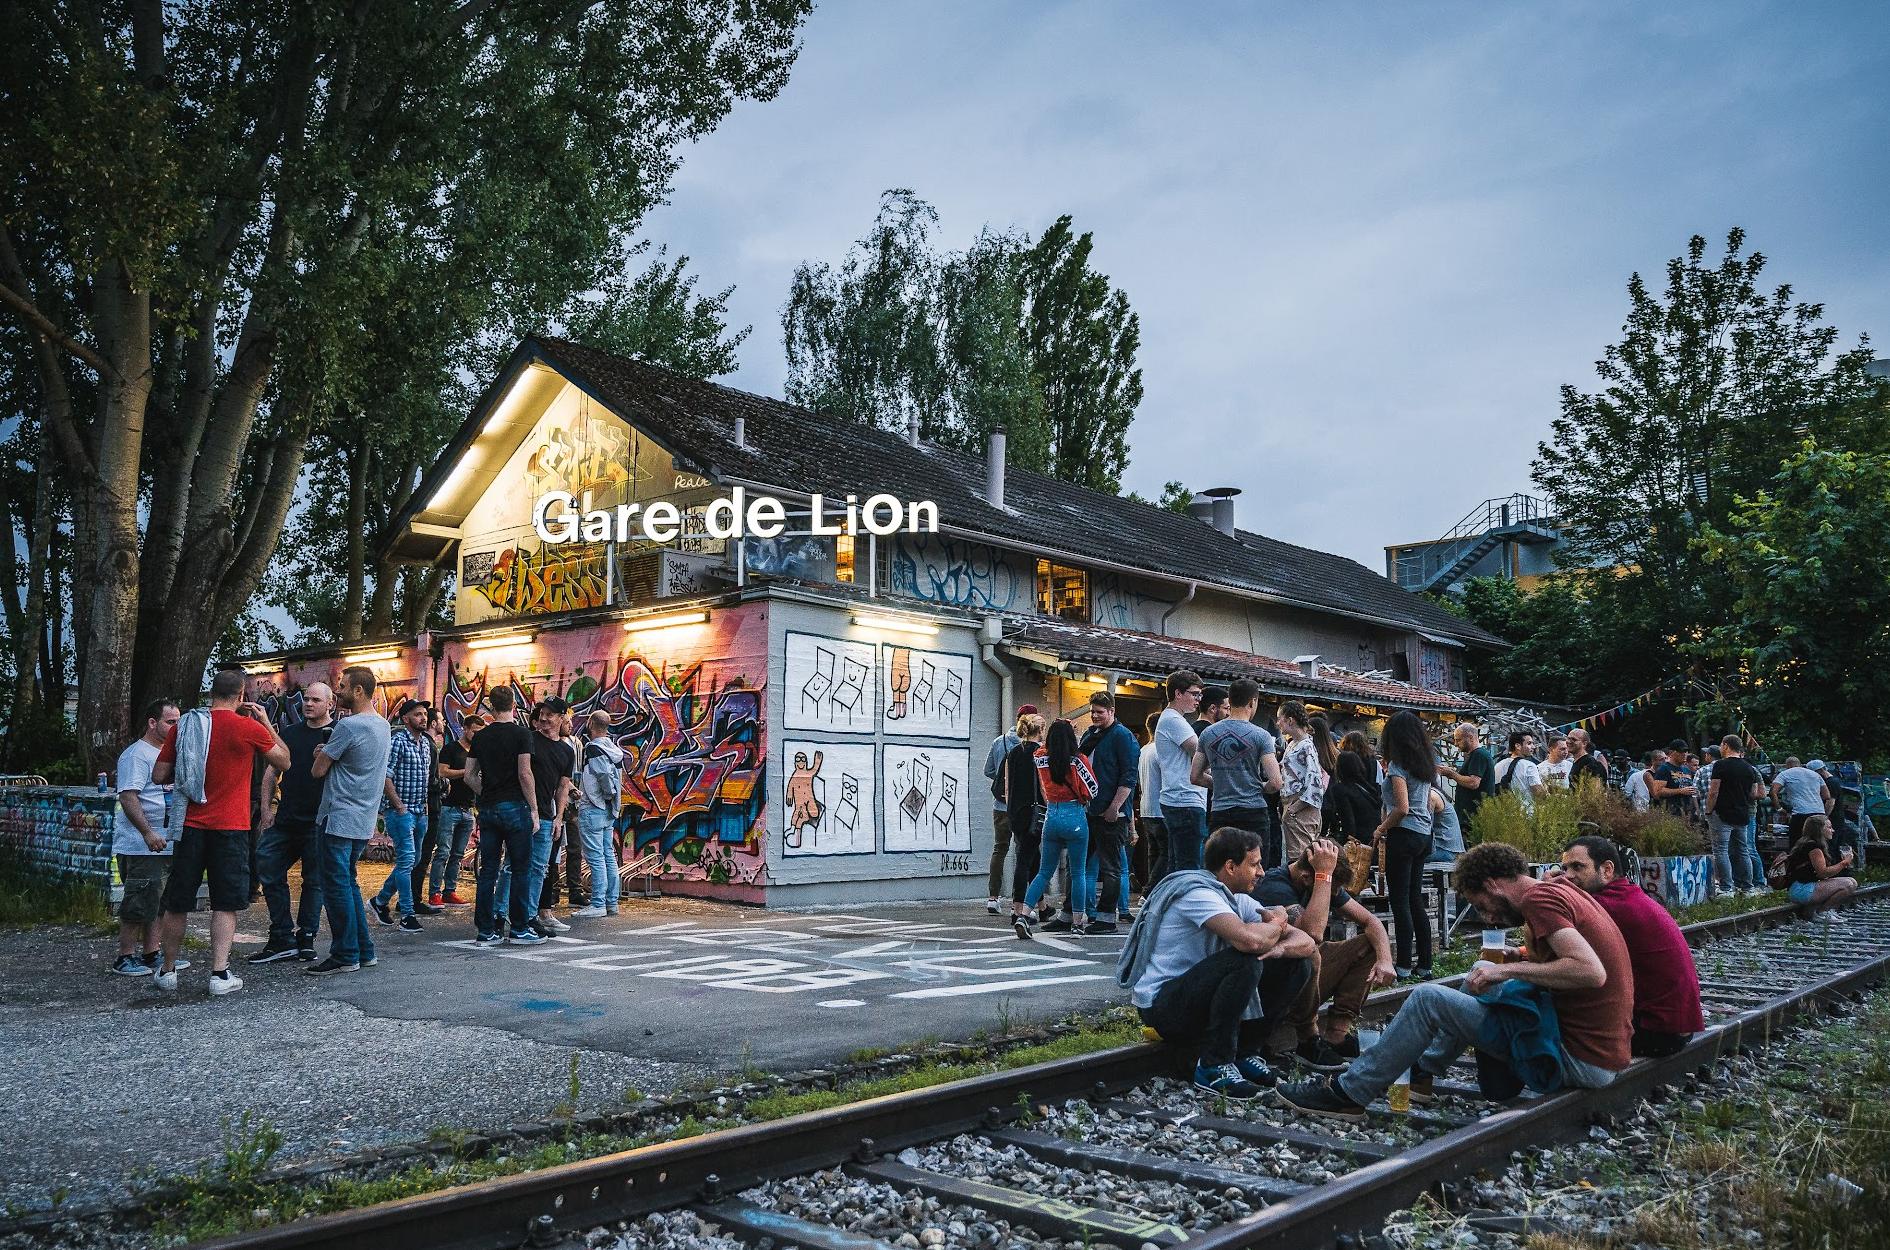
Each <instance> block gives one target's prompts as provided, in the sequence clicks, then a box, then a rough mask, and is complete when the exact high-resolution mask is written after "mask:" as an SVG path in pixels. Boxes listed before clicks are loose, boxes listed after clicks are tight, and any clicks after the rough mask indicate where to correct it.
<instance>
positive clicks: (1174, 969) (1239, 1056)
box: [1116, 827, 1317, 1101]
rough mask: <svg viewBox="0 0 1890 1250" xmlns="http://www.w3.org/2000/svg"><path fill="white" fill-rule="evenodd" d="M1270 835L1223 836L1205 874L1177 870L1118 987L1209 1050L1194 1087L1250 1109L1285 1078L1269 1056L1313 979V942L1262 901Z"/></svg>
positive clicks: (1209, 850)
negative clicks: (1258, 896) (1269, 1041)
mask: <svg viewBox="0 0 1890 1250" xmlns="http://www.w3.org/2000/svg"><path fill="white" fill-rule="evenodd" d="M1260 855H1261V852H1260V835H1259V834H1256V833H1252V832H1250V831H1248V830H1246V829H1236V828H1232V827H1229V828H1226V829H1216V830H1215V831H1214V834H1213V836H1211V837H1209V838H1208V840H1207V845H1206V846H1205V848H1203V852H1202V861H1203V863H1204V864H1205V865H1206V867H1205V868H1193V869H1177V870H1176V871H1174V872H1172V873H1170V874H1169V875H1168V876H1167V877H1165V878H1163V879H1162V883H1161V884H1160V885H1159V886H1157V887H1156V888H1155V891H1154V893H1152V894H1150V895H1149V897H1148V900H1147V902H1146V903H1144V904H1143V907H1142V914H1141V915H1140V916H1138V917H1136V921H1135V927H1134V928H1133V929H1131V930H1130V932H1129V940H1128V942H1127V943H1126V944H1125V945H1124V946H1123V948H1122V957H1121V960H1120V961H1119V962H1118V963H1117V965H1116V979H1117V980H1118V981H1119V982H1121V984H1122V986H1123V987H1124V988H1125V989H1132V990H1133V1001H1134V1003H1135V1005H1136V1007H1137V1008H1138V1009H1139V1010H1140V1011H1141V1013H1142V1019H1143V1021H1144V1022H1145V1023H1146V1024H1147V1025H1148V1026H1149V1027H1151V1028H1153V1029H1154V1030H1155V1031H1156V1032H1157V1033H1159V1034H1161V1036H1162V1039H1163V1040H1164V1041H1168V1042H1175V1043H1188V1042H1199V1043H1200V1046H1201V1056H1200V1060H1199V1062H1197V1063H1196V1064H1195V1068H1194V1083H1195V1085H1196V1086H1198V1087H1199V1088H1201V1089H1205V1090H1208V1091H1210V1092H1212V1093H1216V1094H1222V1095H1225V1096H1226V1097H1228V1098H1235V1099H1240V1100H1242V1101H1245V1100H1247V1099H1251V1098H1255V1097H1258V1096H1259V1094H1260V1092H1261V1089H1262V1087H1264V1086H1267V1085H1271V1084H1273V1083H1274V1081H1275V1080H1276V1079H1278V1078H1277V1076H1276V1074H1275V1073H1274V1072H1273V1070H1272V1068H1270V1067H1269V1066H1268V1065H1267V1062H1266V1061H1265V1060H1264V1059H1262V1058H1261V1057H1260V1049H1261V1046H1262V1044H1263V1043H1264V1042H1265V1040H1266V1036H1267V1033H1268V1032H1270V1031H1271V1029H1272V1026H1273V1024H1274V1023H1275V1022H1278V1021H1283V1020H1285V1019H1286V1015H1287V1012H1288V1010H1289V1009H1290V1008H1291V1006H1292V1004H1293V1002H1294V1000H1295V999H1297V998H1298V997H1299V995H1300V991H1301V990H1302V989H1304V988H1305V985H1306V982H1307V980H1308V978H1310V977H1311V975H1312V956H1313V954H1314V953H1315V951H1316V949H1317V948H1316V947H1315V946H1314V944H1313V940H1312V939H1311V938H1309V937H1307V936H1306V935H1305V934H1304V933H1302V932H1300V931H1299V930H1298V929H1295V928H1294V927H1293V926H1292V924H1291V922H1290V921H1288V920H1287V917H1286V912H1285V911H1284V910H1283V909H1277V908H1276V909H1272V910H1268V909H1265V908H1262V907H1261V906H1260V904H1259V903H1257V902H1255V901H1254V899H1253V896H1252V893H1251V892H1252V890H1253V886H1254V882H1255V881H1256V880H1257V879H1258V878H1259V876H1260Z"/></svg>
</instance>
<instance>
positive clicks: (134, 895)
mask: <svg viewBox="0 0 1890 1250" xmlns="http://www.w3.org/2000/svg"><path fill="white" fill-rule="evenodd" d="M177 719H178V710H177V705H176V704H175V703H173V702H171V701H170V700H169V699H158V700H156V701H155V702H153V703H152V704H151V706H150V707H148V708H146V709H145V710H144V736H143V737H141V738H139V739H138V740H137V741H136V742H133V743H132V744H131V745H130V746H128V747H126V748H125V749H124V750H123V751H121V752H120V753H119V755H118V819H117V820H116V821H114V822H113V824H112V854H114V855H116V856H117V857H118V876H119V879H120V880H121V881H123V882H124V886H125V897H124V901H123V902H122V903H120V904H119V906H118V960H117V962H116V963H114V964H112V971H113V972H115V973H117V974H118V975H119V976H121V977H148V976H150V975H151V973H152V972H153V971H155V970H156V968H157V958H158V932H157V918H158V916H159V915H161V914H162V913H163V910H164V909H163V906H162V899H163V896H164V874H165V871H166V870H167V869H168V868H169V867H170V865H171V844H170V842H169V841H168V840H167V838H166V836H165V831H164V830H165V819H164V817H165V809H166V806H167V804H168V802H169V800H170V794H171V788H170V787H169V786H167V785H162V786H161V785H159V784H158V783H157V782H155V781H152V780H151V766H152V765H153V764H155V763H157V757H158V750H159V748H161V747H162V746H163V745H164V739H165V736H166V735H168V734H169V733H170V731H171V726H172V725H175V724H176V723H177ZM177 963H178V967H180V968H181V967H184V966H185V963H184V961H183V960H181V959H180V960H178V961H177Z"/></svg>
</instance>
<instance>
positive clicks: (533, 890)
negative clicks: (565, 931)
mask: <svg viewBox="0 0 1890 1250" xmlns="http://www.w3.org/2000/svg"><path fill="white" fill-rule="evenodd" d="M521 806H523V805H522V804H521ZM557 840H558V822H557V821H556V820H541V821H539V822H538V827H537V828H536V829H533V830H532V831H531V841H532V853H531V858H530V863H529V865H528V866H527V868H526V870H525V907H526V912H525V917H526V919H528V920H529V919H530V918H531V917H533V916H536V915H537V914H538V905H539V903H540V901H541V898H542V896H543V894H544V892H545V874H546V873H548V872H550V871H551V848H552V846H553V845H554V844H555V843H556V842H557ZM509 858H510V857H509V856H508V859H509ZM511 888H512V865H511V864H510V863H504V864H501V865H500V866H499V893H501V894H504V893H507V892H508V891H509V890H510V889H511Z"/></svg>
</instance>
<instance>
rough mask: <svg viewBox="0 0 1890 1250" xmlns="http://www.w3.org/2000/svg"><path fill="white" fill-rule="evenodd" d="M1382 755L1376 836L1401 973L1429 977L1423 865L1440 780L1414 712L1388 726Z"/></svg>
mask: <svg viewBox="0 0 1890 1250" xmlns="http://www.w3.org/2000/svg"><path fill="white" fill-rule="evenodd" d="M1379 751H1380V752H1381V753H1382V754H1383V756H1384V760H1385V785H1384V790H1383V792H1382V795H1383V797H1382V799H1381V807H1382V810H1383V812H1384V815H1383V818H1382V819H1380V820H1379V822H1378V829H1377V831H1376V832H1375V834H1374V835H1373V836H1374V839H1375V840H1378V841H1382V842H1383V843H1384V845H1385V877H1386V878H1387V884H1388V886H1389V887H1390V891H1391V923H1392V927H1393V929H1395V930H1396V932H1397V935H1398V957H1397V964H1398V975H1399V976H1401V977H1408V976H1417V977H1420V978H1424V977H1429V976H1430V975H1431V918H1430V915H1429V913H1428V912H1426V911H1425V910H1424V861H1425V860H1426V859H1428V858H1430V854H1431V827H1432V826H1431V788H1432V785H1433V784H1434V783H1435V781H1436V778H1437V753H1436V751H1435V750H1433V749H1432V747H1431V738H1430V735H1429V734H1427V733H1425V732H1424V722H1423V721H1421V720H1419V719H1418V718H1417V713H1415V712H1399V713H1397V714H1396V715H1394V716H1393V717H1392V718H1391V719H1390V720H1388V721H1386V722H1385V732H1384V734H1383V736H1382V737H1380V739H1379ZM1413 948H1415V951H1416V958H1417V963H1416V965H1415V967H1414V966H1413V965H1412V962H1411V960H1412V953H1413Z"/></svg>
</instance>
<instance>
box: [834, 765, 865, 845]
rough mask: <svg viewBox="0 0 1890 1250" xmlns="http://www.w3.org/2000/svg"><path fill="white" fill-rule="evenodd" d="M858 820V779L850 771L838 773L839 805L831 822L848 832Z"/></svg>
mask: <svg viewBox="0 0 1890 1250" xmlns="http://www.w3.org/2000/svg"><path fill="white" fill-rule="evenodd" d="M859 822H860V779H859V778H858V777H855V776H854V775H853V774H852V773H841V774H840V806H838V807H836V808H835V809H834V812H833V823H834V824H836V825H838V826H839V827H840V828H842V829H845V830H846V831H847V833H848V834H851V833H852V832H853V829H854V826H856V825H858V824H859Z"/></svg>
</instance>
